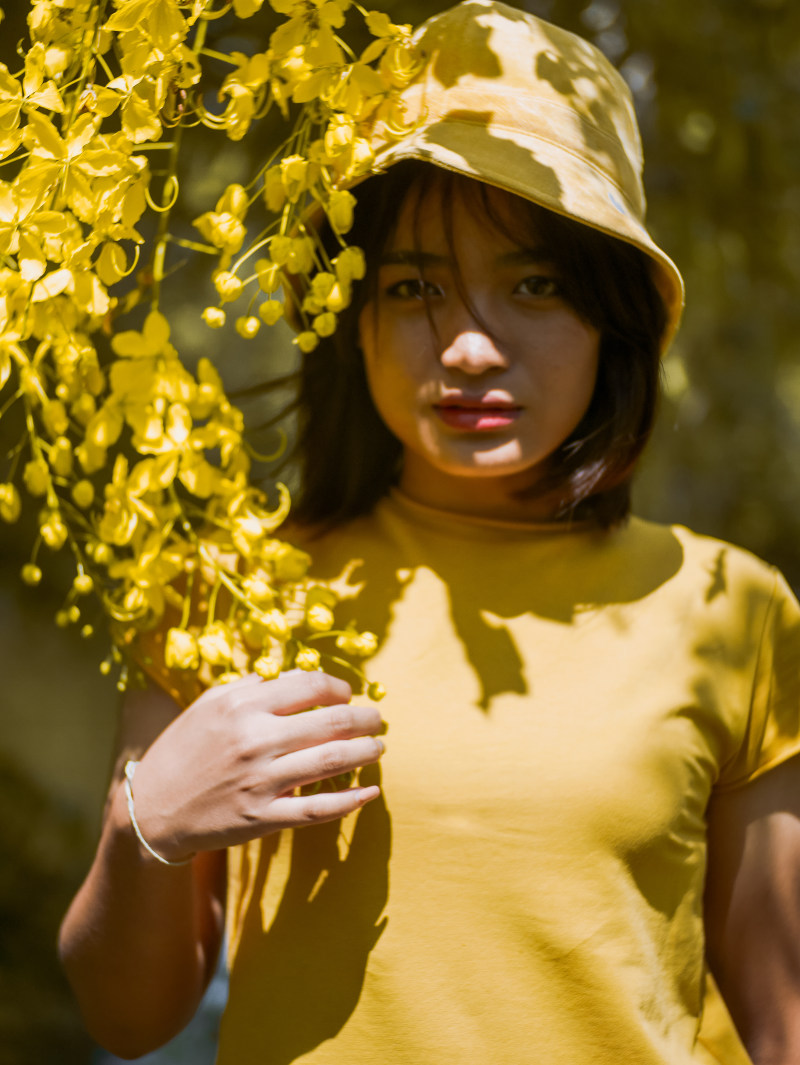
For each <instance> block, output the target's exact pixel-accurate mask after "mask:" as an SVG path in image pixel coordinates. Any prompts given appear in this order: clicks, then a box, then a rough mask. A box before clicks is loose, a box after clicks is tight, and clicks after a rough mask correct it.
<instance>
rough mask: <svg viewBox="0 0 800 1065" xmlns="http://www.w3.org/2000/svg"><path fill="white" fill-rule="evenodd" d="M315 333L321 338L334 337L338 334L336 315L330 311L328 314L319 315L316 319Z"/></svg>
mask: <svg viewBox="0 0 800 1065" xmlns="http://www.w3.org/2000/svg"><path fill="white" fill-rule="evenodd" d="M313 325H314V332H315V333H316V334H317V335H318V336H321V337H329V336H332V335H333V334H334V333H335V332H336V315H335V314H331V312H330V311H328V312H327V313H326V314H318V315H317V317H316V318H315V319H314V323H313Z"/></svg>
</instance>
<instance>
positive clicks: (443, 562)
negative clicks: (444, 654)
mask: <svg viewBox="0 0 800 1065" xmlns="http://www.w3.org/2000/svg"><path fill="white" fill-rule="evenodd" d="M531 535H532V537H535V536H536V535H537V534H536V533H533V534H531ZM545 535H546V536H547V539H548V546H547V547H546V548H545V549H544V550H543V552H542V553H541V554H538V555H537V556H536V557H537V558H538V559H539V562H540V564H539V565H538V566H537V568H536V570H535V571H534V570H531V569H528V570H526V569H525V568H524V567H521V566H520V558H521V557H525V556H524V555H523V556H521V555H520V553H519V552H520V550H522V551H523V552H524V551H525V546H524V541H523V542H521V544H520V545H519V546H518V545H517V544H516V543H515V542H511V543H509V545H508V550H502V549H501V547H500V546H498V545H496V544H493V545H490V546H489V547H484V546H483V545H478V546H477V548H476V550H475V551H473V550H472V549H471V548H470V546H469V544H468V542H465V545H461V544H456V545H455V549H454V545H453V543H452V542H451V541H450V540H449V539H445V538H441V537H431V538H430V539H426V540H425V541H424V542H423V541H418V543H416V544H411V543H409V544H402V545H401V544H392V543H388V542H385V543H383V544H381V545H380V547H379V548H378V549H376V550H375V551H374V552H373V553H372V554H371V555H370V556H369V557H368V558H365V559H363V561H362V564H360V565H358V566H357V567H356V568H355V569H354V570H353V571H352V573H351V577H350V579H351V580H352V582H353V587H354V588H355V589H357V590H356V591H355V592H354V594H353V596H352V598H350V599H348V600H347V601H346V610H347V611H348V612H350V613H351V614H352V616H353V617H354V618H357V619H358V623H359V626H360V627H362V628H367V629H370V630H372V631H373V632H375V633H376V634H377V636H378V640H379V643H383V641H384V639H385V637H386V634H387V631H388V628H389V626H390V624H391V619H392V613H393V610H394V609H395V606H396V603H397V600H398V599H400V598H401V597H402V596H403V595H404V594H405V593H404V588H405V586H406V585H408V584H409V583H410V582H411V581H412V580H413V573H414V569H415V568H416V567H419V566H424V567H425V568H427V569H429V570H431V571H432V572H433V573H434V574H435V575H436V577H437V578H438V579H439V580H440V581H441V582H442V583H443V584H444V585H445V587H446V589H447V596H448V599H449V604H450V615H451V619H452V622H453V627H454V629H455V632H456V634H457V636H458V638H459V640H460V641H461V643H462V645H463V648H464V653H465V655H466V657H467V659H468V661H469V663H470V666H471V667H472V669H473V671H474V674H475V677H476V679H477V681H478V684H479V687H480V692H479V695H478V697H477V699H476V703H477V705H478V706H479V707H480V708H481V709H482V710H483V711H484V712H488V711H489V710H490V708H491V703H492V700H493V699H494V698H495V697H496V696H499V695H503V694H506V693H514V694H518V695H529V694H531V689H532V683H533V680H532V678H531V677H530V676H529V675H527V674H526V670H525V663H524V661H523V657H522V655H521V653H520V650H519V648H518V646H517V643H516V641H515V638H514V635H513V633H512V631H511V627H510V622H512V621H513V619H515V618H520V617H522V616H523V615H525V614H531V615H535V616H537V617H541V618H545V619H548V620H551V621H555V622H559V623H561V624H563V625H564V626H565V627H567V626H570V625H572V624H574V623H575V622H576V619H577V618H578V616H579V615H581V614H586V613H589V612H591V611H594V610H597V609H599V608H602V607H607V606H609V605H614V604H618V605H620V606H624V604H626V603H633V602H636V601H638V600H640V599H643V598H644V597H645V596H647V595H650V594H651V593H652V592H654V591H655V590H656V589H657V588H658V587H660V586H661V585H662V584H664V583H666V582H667V581H668V580H670V579H671V578H672V577H674V576H675V575H676V574H677V573H678V571H679V570H680V568H681V565H682V563H683V548H682V547H681V544H680V541H679V540H678V538H677V537H676V535H675V533H674V532H673V531H672V529H670V528H669V527H668V526H658V525H650V526H648V528H647V532H646V541H645V542H644V543H643V542H642V540H641V539H635V538H634V541H633V542H634V543H635V544H636V545H637V546H636V547H635V548H632V549H631V550H628V549H627V548H626V546H625V543H624V540H623V545H622V546H621V547H620V544H619V543H618V540H617V536H616V533H615V532H614V531H612V532H610V533H603V532H593V533H592V532H589V533H586V534H580V535H578V536H577V537H574V536H573V535H572V534H571V533H570V532H569V531H564V532H561V533H557V534H555V536H554V535H553V534H545ZM587 535H588V536H592V537H594V538H595V539H594V542H593V543H592V545H591V547H590V549H589V551H590V554H587V546H586V543H585V536H587ZM620 535H621V536H622V537H623V538H624V537H625V532H624V530H623V531H622V532H621V534H620ZM312 547H313V545H312ZM465 547H466V549H465ZM478 552H480V556H478ZM590 557H591V564H587V558H590ZM478 558H479V564H478ZM336 563H339V560H338V559H337V560H335V564H336ZM339 564H340V565H341V563H339ZM334 572H339V571H337V570H335V569H334V568H332V569H331V570H330V571H329V572H324V573H322V574H320V575H321V576H325V577H332V576H333V574H334ZM709 579H710V587H709V593H708V594H709V595H718V594H721V593H722V592H724V588H725V575H724V566H721V565H718V566H717V567H716V568H715V570H714V572H713V573H710V574H709ZM348 617H349V614H348ZM345 620H346V619H345ZM619 623H620V624H621V625H622V624H624V619H623V617H622V615H620V620H619Z"/></svg>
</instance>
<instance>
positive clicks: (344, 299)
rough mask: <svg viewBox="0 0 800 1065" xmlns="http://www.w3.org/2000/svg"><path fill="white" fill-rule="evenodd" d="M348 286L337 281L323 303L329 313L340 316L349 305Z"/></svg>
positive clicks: (343, 282) (349, 293)
mask: <svg viewBox="0 0 800 1065" xmlns="http://www.w3.org/2000/svg"><path fill="white" fill-rule="evenodd" d="M350 297H351V292H350V285H349V284H347V282H345V281H337V282H336V284H335V285H334V286H333V288H332V289H331V291H330V294H329V296H328V298H327V300H326V301H325V304H326V306H327V308H328V310H329V311H333V312H334V314H340V313H341V312H342V311H343V310H344V309H345V308H346V307H347V306H349V304H350Z"/></svg>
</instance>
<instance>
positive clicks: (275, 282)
mask: <svg viewBox="0 0 800 1065" xmlns="http://www.w3.org/2000/svg"><path fill="white" fill-rule="evenodd" d="M256 275H257V277H258V284H259V286H260V288H261V291H262V292H267V293H269V295H272V293H273V292H277V291H278V289H279V288H280V287H281V281H282V276H281V269H280V267H279V266H276V265H275V264H274V263H271V262H270V261H269V260H268V259H259V260H258V262H257V263H256Z"/></svg>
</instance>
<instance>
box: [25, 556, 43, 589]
mask: <svg viewBox="0 0 800 1065" xmlns="http://www.w3.org/2000/svg"><path fill="white" fill-rule="evenodd" d="M20 576H21V577H22V579H23V581H25V583H26V584H29V585H30V586H31V587H32V588H33V587H35V586H36V585H37V584H38V583H39V581H40V580H41V579H42V571H41V570H40V569H39V567H38V566H36V565H34V563H33V562H28V563H26V564H25V565H24V566H23V567H22V569H21V570H20Z"/></svg>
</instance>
